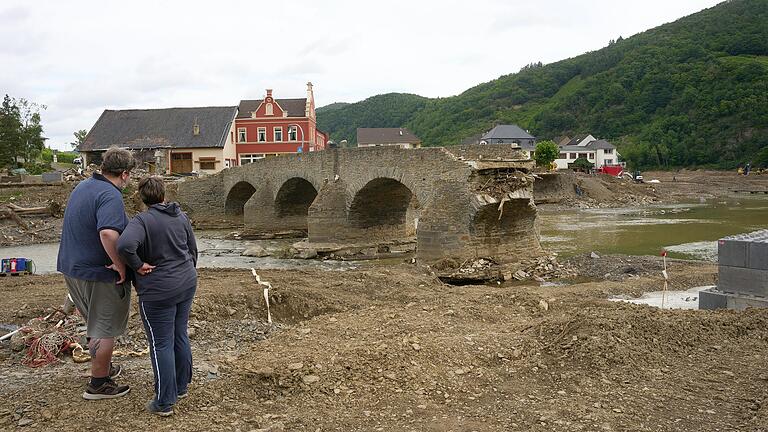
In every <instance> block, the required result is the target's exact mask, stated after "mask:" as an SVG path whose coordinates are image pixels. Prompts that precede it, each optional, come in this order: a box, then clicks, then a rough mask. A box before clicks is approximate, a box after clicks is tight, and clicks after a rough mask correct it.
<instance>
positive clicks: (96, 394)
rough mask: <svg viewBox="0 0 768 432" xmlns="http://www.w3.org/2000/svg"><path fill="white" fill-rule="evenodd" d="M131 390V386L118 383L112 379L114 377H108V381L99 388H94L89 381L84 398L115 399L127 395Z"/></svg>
mask: <svg viewBox="0 0 768 432" xmlns="http://www.w3.org/2000/svg"><path fill="white" fill-rule="evenodd" d="M130 391H131V388H130V387H128V386H127V385H123V386H121V385H117V383H116V382H114V381H112V379H107V381H106V382H105V383H104V384H102V385H101V386H99V387H98V388H94V387H93V386H92V385H91V383H88V385H87V386H85V392H84V393H83V399H87V400H99V399H114V398H118V397H121V396H125V395H127V394H128V392H130Z"/></svg>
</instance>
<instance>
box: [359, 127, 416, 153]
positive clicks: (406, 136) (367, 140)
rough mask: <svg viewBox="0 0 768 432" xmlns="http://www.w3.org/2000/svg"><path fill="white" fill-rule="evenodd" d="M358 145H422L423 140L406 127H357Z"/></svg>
mask: <svg viewBox="0 0 768 432" xmlns="http://www.w3.org/2000/svg"><path fill="white" fill-rule="evenodd" d="M357 146H358V147H382V146H383V147H400V148H404V149H412V148H419V147H421V140H420V139H419V137H417V136H416V135H414V134H413V132H411V131H409V130H408V129H406V128H357Z"/></svg>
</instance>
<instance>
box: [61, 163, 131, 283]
mask: <svg viewBox="0 0 768 432" xmlns="http://www.w3.org/2000/svg"><path fill="white" fill-rule="evenodd" d="M126 225H128V216H126V214H125V205H124V204H123V195H122V193H121V192H120V189H118V188H117V186H115V185H114V184H112V182H110V181H109V180H107V178H106V177H104V176H103V175H101V174H94V175H93V177H91V178H89V179H87V180H84V181H81V182H80V184H78V185H77V187H75V190H73V191H72V194H70V196H69V201H68V202H67V208H66V210H65V211H64V225H63V227H62V230H61V244H60V245H59V257H58V260H57V265H56V269H57V270H58V271H60V272H62V273H64V274H65V275H67V276H69V277H73V278H76V279H83V280H89V281H100V282H115V281H117V280H118V278H119V275H118V274H117V272H116V271H114V270H110V269H108V268H106V266H108V265H110V264H112V260H110V259H109V256H108V255H107V252H106V251H105V250H104V246H102V245H101V238H100V237H99V233H100V232H101V230H104V229H111V230H115V231H117V232H118V233H122V232H123V229H125V226H126Z"/></svg>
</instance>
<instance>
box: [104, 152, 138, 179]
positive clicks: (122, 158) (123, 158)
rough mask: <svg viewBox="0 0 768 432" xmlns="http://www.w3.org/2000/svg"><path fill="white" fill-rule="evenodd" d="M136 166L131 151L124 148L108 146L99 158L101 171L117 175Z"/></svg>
mask: <svg viewBox="0 0 768 432" xmlns="http://www.w3.org/2000/svg"><path fill="white" fill-rule="evenodd" d="M134 167H136V161H135V160H134V159H133V155H132V154H131V152H129V151H128V150H125V149H121V148H117V147H110V149H109V150H107V151H106V152H105V153H104V156H103V157H102V159H101V173H102V174H109V175H112V176H119V175H120V174H122V173H123V171H128V172H131V170H132V169H133V168H134Z"/></svg>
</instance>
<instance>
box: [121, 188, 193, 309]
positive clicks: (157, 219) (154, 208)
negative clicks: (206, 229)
mask: <svg viewBox="0 0 768 432" xmlns="http://www.w3.org/2000/svg"><path fill="white" fill-rule="evenodd" d="M117 251H118V252H119V253H120V256H122V257H123V259H124V260H125V262H126V265H127V266H128V267H130V268H131V269H133V270H134V271H136V270H138V269H140V268H141V266H142V265H143V264H144V263H147V264H150V265H153V266H155V269H154V270H152V272H151V273H149V274H147V275H145V276H142V275H140V274H138V273H136V275H135V280H134V283H133V284H134V286H135V287H136V293H137V294H138V295H139V297H140V298H141V300H142V301H162V300H168V299H171V298H178V299H179V301H182V300H185V299H187V298H189V297H191V296H192V295H194V292H195V288H196V287H197V271H196V270H195V267H196V266H197V242H196V241H195V235H194V233H192V226H191V225H190V223H189V218H187V215H186V214H184V213H183V212H182V211H181V209H180V208H179V205H178V204H177V203H175V202H174V203H168V204H166V203H160V204H153V205H151V206H150V207H149V209H147V211H145V212H142V213H139V214H138V215H137V216H136V217H135V218H133V220H131V221H130V222H129V223H128V226H127V227H126V228H125V230H124V231H123V233H122V235H121V236H120V240H119V241H118V242H117Z"/></svg>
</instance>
